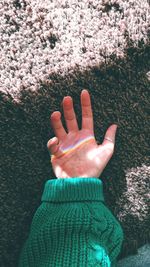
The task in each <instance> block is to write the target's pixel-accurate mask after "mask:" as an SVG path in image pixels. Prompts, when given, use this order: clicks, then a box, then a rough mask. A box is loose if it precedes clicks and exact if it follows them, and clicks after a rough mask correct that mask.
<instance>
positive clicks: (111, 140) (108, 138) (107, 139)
mask: <svg viewBox="0 0 150 267" xmlns="http://www.w3.org/2000/svg"><path fill="white" fill-rule="evenodd" d="M117 127H118V125H117V124H112V125H111V126H109V128H108V129H107V131H106V133H105V136H104V141H103V143H102V145H107V144H109V146H112V149H114V146H115V138H116V132H117Z"/></svg>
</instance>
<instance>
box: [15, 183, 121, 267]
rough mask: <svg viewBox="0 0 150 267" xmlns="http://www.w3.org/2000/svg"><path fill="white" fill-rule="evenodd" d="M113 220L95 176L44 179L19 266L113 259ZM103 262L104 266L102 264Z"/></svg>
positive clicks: (117, 238)
mask: <svg viewBox="0 0 150 267" xmlns="http://www.w3.org/2000/svg"><path fill="white" fill-rule="evenodd" d="M122 239H123V232H122V228H121V227H120V225H119V223H118V221H117V220H116V219H115V218H114V216H113V215H112V214H111V212H110V211H109V210H108V208H107V207H106V206H105V205H104V198H103V192H102V182H101V180H99V179H97V178H84V179H83V178H74V179H72V178H68V179H55V180H49V181H47V183H46V185H45V189H44V193H43V196H42V204H41V205H40V207H39V208H38V210H37V211H36V213H35V215H34V218H33V221H32V224H31V229H30V234H29V238H28V240H27V241H26V243H25V245H24V248H23V250H22V254H21V256H20V262H19V267H24V266H25V267H27V266H30V267H32V266H34V267H35V266H37V267H42V266H43V267H46V265H44V264H45V263H46V262H47V263H48V264H49V265H48V266H57V267H58V266H60V267H70V266H71V267H77V266H78V267H80V266H82V267H83V266H85V267H86V266H88V267H89V266H95V264H96V263H97V264H100V263H102V262H103V261H104V260H105V262H106V263H107V264H108V265H105V266H109V262H114V261H115V259H116V257H117V256H118V254H119V252H120V248H121V244H122ZM102 266H103V265H102Z"/></svg>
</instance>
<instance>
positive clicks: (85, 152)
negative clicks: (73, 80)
mask: <svg viewBox="0 0 150 267" xmlns="http://www.w3.org/2000/svg"><path fill="white" fill-rule="evenodd" d="M80 99H81V107H82V128H81V130H79V128H78V123H77V119H76V114H75V111H74V107H73V99H72V98H71V97H70V96H67V97H64V98H63V111H64V117H65V121H66V126H67V130H68V133H67V132H66V130H65V129H64V127H63V125H62V121H61V113H60V112H59V111H54V112H53V113H52V114H51V117H50V120H51V125H52V127H53V130H54V133H55V137H53V138H51V139H50V140H49V141H48V142H47V148H48V150H49V152H50V153H51V163H52V168H53V171H54V173H55V175H56V177H57V178H70V177H71V178H73V177H99V176H100V175H101V173H102V172H103V170H104V168H105V166H106V165H107V163H108V162H109V160H110V159H111V157H112V155H113V153H114V146H115V136H116V130H117V125H116V124H112V125H111V126H110V127H109V128H108V129H107V131H106V133H105V136H104V138H105V137H109V138H110V139H111V140H112V141H109V140H107V139H104V140H103V142H102V144H100V145H98V144H97V142H96V140H95V136H94V125H93V112H92V106H91V98H90V94H89V92H88V91H87V90H85V89H84V90H82V91H81V95H80Z"/></svg>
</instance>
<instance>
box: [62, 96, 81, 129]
mask: <svg viewBox="0 0 150 267" xmlns="http://www.w3.org/2000/svg"><path fill="white" fill-rule="evenodd" d="M63 110H64V117H65V120H66V126H67V129H68V132H70V131H75V132H76V131H79V128H78V124H77V119H76V115H75V112H74V108H73V100H72V98H71V97H70V96H66V97H64V99H63Z"/></svg>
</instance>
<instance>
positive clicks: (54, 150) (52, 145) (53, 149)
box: [47, 137, 63, 158]
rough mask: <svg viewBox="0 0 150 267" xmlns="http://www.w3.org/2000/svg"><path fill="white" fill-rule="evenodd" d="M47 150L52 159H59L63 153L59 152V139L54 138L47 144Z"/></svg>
mask: <svg viewBox="0 0 150 267" xmlns="http://www.w3.org/2000/svg"><path fill="white" fill-rule="evenodd" d="M47 148H48V150H49V152H50V154H51V158H54V157H59V156H61V155H62V154H63V153H62V152H61V151H60V150H59V140H58V138H57V137H53V138H52V139H50V140H49V141H48V143H47Z"/></svg>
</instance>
